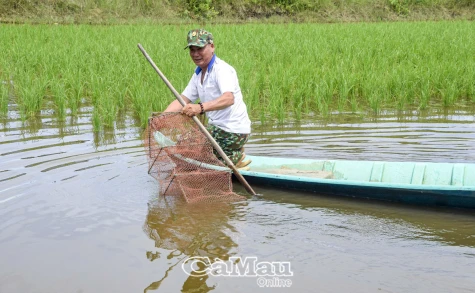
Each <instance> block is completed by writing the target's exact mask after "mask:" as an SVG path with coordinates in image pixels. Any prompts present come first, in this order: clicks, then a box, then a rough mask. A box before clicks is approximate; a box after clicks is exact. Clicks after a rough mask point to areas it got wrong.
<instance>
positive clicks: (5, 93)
mask: <svg viewBox="0 0 475 293" xmlns="http://www.w3.org/2000/svg"><path fill="white" fill-rule="evenodd" d="M9 99H10V80H8V79H7V80H4V79H3V78H1V76H0V116H5V115H6V114H7V112H8V101H9Z"/></svg>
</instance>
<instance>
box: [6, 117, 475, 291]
mask: <svg viewBox="0 0 475 293" xmlns="http://www.w3.org/2000/svg"><path fill="white" fill-rule="evenodd" d="M253 131H254V135H253V136H252V138H251V140H250V142H249V143H248V145H247V146H246V152H247V153H248V154H252V155H268V156H279V157H300V158H328V159H361V160H393V161H433V162H475V115H474V114H473V113H471V112H467V111H460V110H459V111H445V112H444V111H442V110H441V111H432V112H428V113H413V112H408V113H393V112H386V113H382V114H381V115H380V116H378V117H372V116H371V115H355V114H340V115H333V116H331V117H329V118H326V119H321V118H319V117H306V118H305V119H302V120H301V121H294V120H289V121H287V122H286V123H285V124H278V123H266V124H261V123H260V122H258V121H257V120H256V121H254V122H253ZM147 167H148V166H147V161H146V157H145V155H144V150H143V146H142V140H141V129H140V128H139V127H137V126H136V123H135V121H134V120H133V119H132V118H129V117H127V116H124V117H121V118H120V119H119V120H118V121H117V125H116V127H115V128H113V129H106V130H104V131H102V132H100V133H93V132H92V126H91V113H90V109H88V108H84V109H82V112H81V114H80V116H79V117H75V118H72V117H68V118H67V119H66V121H63V122H58V121H57V119H56V118H55V117H54V115H53V114H52V113H50V112H44V113H42V115H41V116H40V117H38V118H37V119H33V120H29V121H27V122H25V123H23V122H21V120H20V119H19V116H18V115H17V114H16V112H15V111H14V110H12V111H10V113H9V117H8V118H6V119H3V120H2V121H0V231H1V233H0V263H1V264H2V265H1V266H0V292H2V293H3V292H5V293H9V292H35V293H37V292H45V293H46V292H179V291H180V290H183V291H184V292H209V291H212V292H248V291H250V292H257V291H259V290H265V289H261V288H259V287H258V285H257V280H256V279H257V278H255V277H241V278H236V277H213V276H206V277H203V278H194V277H189V276H188V275H186V274H185V273H184V271H183V270H182V268H181V265H182V263H183V262H184V261H185V260H186V259H187V258H189V257H192V256H200V257H210V258H215V257H218V258H220V259H222V260H226V259H229V258H232V257H242V258H245V257H257V259H258V260H259V261H262V262H264V261H267V262H279V261H287V262H290V264H291V268H292V271H293V276H292V277H288V278H286V279H290V280H291V282H292V285H291V287H290V288H280V289H277V288H274V289H268V290H267V291H282V292H473V288H475V280H474V279H473V276H474V275H475V214H474V213H473V212H471V211H464V210H456V209H454V210H449V209H434V208H419V207H418V208H416V207H411V206H405V205H398V204H390V203H379V202H371V201H366V200H356V199H351V198H337V197H331V196H323V195H318V194H305V193H297V192H294V191H291V192H289V191H283V190H275V189H271V188H263V187H260V186H253V188H254V189H255V190H256V192H258V193H261V194H263V196H262V197H260V198H252V197H248V198H247V199H246V200H243V201H238V202H234V203H229V204H224V203H221V204H220V203H212V204H195V205H187V204H184V203H183V202H182V201H180V200H178V199H176V198H160V197H158V196H157V190H158V186H157V182H156V181H155V180H154V179H153V178H152V177H150V176H149V175H148V174H147ZM251 167H252V165H251ZM234 187H235V190H236V191H237V192H239V193H240V194H245V191H244V188H243V187H242V186H240V185H239V184H238V183H235V185H234Z"/></svg>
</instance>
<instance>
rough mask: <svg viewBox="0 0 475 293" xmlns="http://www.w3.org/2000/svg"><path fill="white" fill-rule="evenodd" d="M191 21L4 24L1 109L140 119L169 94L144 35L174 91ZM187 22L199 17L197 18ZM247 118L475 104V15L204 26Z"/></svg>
mask: <svg viewBox="0 0 475 293" xmlns="http://www.w3.org/2000/svg"><path fill="white" fill-rule="evenodd" d="M190 27H191V26H184V25H176V26H174V25H168V26H147V25H141V26H131V25H127V26H88V25H65V26H61V25H56V26H55V25H38V26H31V25H0V31H2V38H0V46H1V47H2V48H3V50H2V51H1V52H0V81H1V83H0V89H1V90H0V95H1V96H0V113H1V114H0V115H6V114H7V105H8V104H10V105H11V106H14V105H17V108H18V109H19V111H20V113H21V117H22V119H24V120H26V119H29V118H30V117H34V116H36V115H38V114H39V113H40V111H41V110H42V109H52V110H54V111H55V112H56V113H57V117H58V119H64V118H65V116H66V115H73V116H74V115H77V113H78V109H79V108H80V107H84V106H92V107H93V117H92V122H93V124H94V127H95V129H96V130H98V129H100V128H101V127H102V126H113V125H114V123H115V121H116V118H117V116H118V115H119V114H120V113H128V114H132V115H133V116H134V117H136V118H137V119H138V120H139V121H140V123H141V124H142V125H145V123H146V121H147V118H148V116H149V114H150V112H151V111H161V110H163V109H164V108H165V107H166V105H167V104H168V103H169V102H170V101H172V100H173V99H174V97H173V95H172V94H171V92H170V91H169V89H168V88H167V87H166V86H165V84H164V83H163V82H162V81H161V80H160V79H159V77H158V75H157V74H156V73H155V72H154V71H153V69H152V68H151V66H150V65H149V64H148V63H147V61H146V60H145V58H144V57H143V56H142V54H141V53H140V51H139V50H138V48H137V43H141V44H142V45H143V46H144V48H145V49H146V50H147V52H148V53H149V55H150V56H151V57H152V59H154V61H155V63H156V64H157V65H158V67H159V68H160V69H161V71H162V72H163V73H164V74H165V75H166V76H167V78H168V79H169V80H170V82H171V83H172V84H173V85H174V87H175V88H176V89H177V90H178V91H179V92H180V91H181V90H183V88H184V87H185V85H186V83H187V82H188V80H189V78H190V77H191V74H192V72H193V69H194V64H193V62H192V61H191V60H190V58H189V55H188V52H187V51H185V50H183V48H184V45H185V36H186V32H187V31H188V29H189V28H190ZM192 27H194V26H192ZM206 28H207V29H209V30H210V31H212V32H213V34H214V35H215V40H216V53H217V55H218V56H220V57H221V58H222V59H224V60H226V61H227V62H228V63H230V64H232V65H233V66H234V67H235V68H236V70H237V72H238V76H239V79H240V83H241V88H242V90H243V94H244V98H245V100H246V103H247V105H248V108H249V110H250V113H251V115H252V116H253V117H254V119H261V120H265V119H267V118H268V117H274V118H277V119H279V120H281V121H282V120H284V119H285V118H286V117H287V116H288V115H289V114H292V115H294V116H295V117H297V118H298V117H300V116H301V115H302V114H306V113H316V114H317V115H329V114H330V113H332V112H336V111H338V112H343V111H346V112H348V111H349V112H364V111H368V110H369V111H373V112H378V111H380V110H381V109H383V108H386V109H387V108H393V109H401V110H405V109H407V108H414V107H415V108H418V109H426V108H427V107H430V106H431V105H433V104H438V105H441V106H451V105H456V104H466V105H467V104H468V105H475V82H474V81H475V35H474V33H473V32H474V31H475V23H474V22H468V21H458V22H414V23H358V24H247V25H208V26H206Z"/></svg>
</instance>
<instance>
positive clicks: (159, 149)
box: [144, 112, 243, 203]
mask: <svg viewBox="0 0 475 293" xmlns="http://www.w3.org/2000/svg"><path fill="white" fill-rule="evenodd" d="M144 146H145V151H146V154H147V159H148V167H149V169H148V173H149V174H150V175H151V176H152V177H154V178H155V179H156V180H157V181H158V184H159V194H160V195H162V196H180V197H182V198H183V199H184V200H185V201H186V202H188V203H192V202H202V201H218V200H235V199H242V198H243V196H240V195H238V194H236V193H234V192H233V186H232V171H231V169H229V168H228V167H227V166H226V165H225V164H224V163H223V162H222V161H221V160H219V159H218V158H217V157H216V156H215V154H214V152H213V145H212V143H211V142H210V141H209V140H208V139H207V137H206V136H205V135H204V134H203V133H202V132H201V130H200V129H199V127H198V125H197V124H196V123H195V122H194V121H193V120H192V119H191V118H190V117H188V116H185V115H182V114H181V113H178V112H167V113H162V114H159V115H152V117H150V118H149V120H148V125H147V129H146V130H145V132H144Z"/></svg>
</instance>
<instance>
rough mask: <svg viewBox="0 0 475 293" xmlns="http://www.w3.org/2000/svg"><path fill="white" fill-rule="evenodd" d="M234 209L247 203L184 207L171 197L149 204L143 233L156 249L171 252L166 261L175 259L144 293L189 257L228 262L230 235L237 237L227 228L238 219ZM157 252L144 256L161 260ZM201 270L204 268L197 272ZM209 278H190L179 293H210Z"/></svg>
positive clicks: (231, 245)
mask: <svg viewBox="0 0 475 293" xmlns="http://www.w3.org/2000/svg"><path fill="white" fill-rule="evenodd" d="M236 205H239V206H244V205H246V202H238V203H236V202H235V203H231V202H219V201H217V202H202V203H193V204H187V203H186V202H184V201H183V200H180V199H178V198H176V197H173V196H160V197H159V198H158V199H155V200H154V201H151V202H149V203H148V214H147V218H146V221H145V224H144V232H145V233H146V234H147V235H148V236H149V237H150V238H151V239H152V240H154V241H155V247H157V248H161V249H165V250H168V251H170V253H169V255H167V256H166V258H167V259H175V261H176V262H175V264H173V265H171V266H170V267H169V268H168V270H167V271H166V273H165V275H164V276H163V277H162V279H160V280H158V281H156V282H153V283H152V284H150V285H149V286H148V287H147V288H145V290H144V292H147V291H150V290H157V289H158V288H159V287H160V285H161V283H162V282H163V281H164V280H165V279H166V278H167V277H168V274H169V273H170V272H171V271H172V270H173V269H174V268H178V269H179V270H180V273H183V274H184V272H182V271H181V264H182V262H183V261H184V260H186V259H187V258H189V257H196V256H200V257H208V258H209V259H210V260H213V259H215V258H219V259H220V260H223V261H227V260H229V257H230V256H232V255H233V254H235V253H236V250H235V248H236V247H237V244H236V243H235V241H234V240H233V239H232V236H231V234H232V233H237V231H236V229H235V228H234V227H233V226H232V225H230V224H229V220H230V219H234V218H236V216H237V212H236ZM160 257H161V256H160V254H159V253H158V252H156V253H153V252H151V251H148V252H147V258H148V259H149V260H150V261H154V260H156V259H158V258H160ZM200 269H203V268H200ZM207 280H208V276H207V275H206V276H204V277H193V276H189V277H188V278H187V279H186V281H185V282H184V284H183V287H182V292H209V291H211V290H213V289H214V288H215V286H214V285H213V286H209V285H208V284H207V283H206V281H207Z"/></svg>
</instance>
